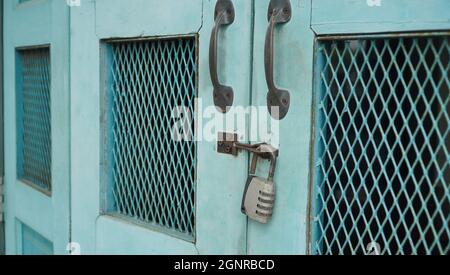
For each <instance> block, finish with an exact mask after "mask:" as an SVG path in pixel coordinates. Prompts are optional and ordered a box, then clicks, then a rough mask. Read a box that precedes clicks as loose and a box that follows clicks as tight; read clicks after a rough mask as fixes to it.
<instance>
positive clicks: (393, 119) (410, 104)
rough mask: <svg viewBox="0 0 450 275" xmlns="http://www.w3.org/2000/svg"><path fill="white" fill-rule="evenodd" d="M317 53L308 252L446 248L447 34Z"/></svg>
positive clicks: (348, 44)
mask: <svg viewBox="0 0 450 275" xmlns="http://www.w3.org/2000/svg"><path fill="white" fill-rule="evenodd" d="M317 49H318V55H317V57H318V59H317V70H316V72H317V77H318V80H317V82H316V83H317V85H318V87H317V89H316V90H317V91H318V99H317V101H318V102H317V103H318V107H317V116H316V119H317V122H316V161H317V163H316V168H315V175H316V176H315V196H314V201H313V202H314V209H315V211H314V213H315V218H314V223H313V252H314V253H317V254H365V253H368V248H369V245H370V244H375V243H378V245H379V249H380V251H378V252H380V253H382V254H448V253H449V252H450V241H449V237H450V226H449V224H450V154H449V151H450V138H449V134H450V103H449V101H450V94H449V90H450V71H449V68H450V43H449V37H448V36H437V37H420V36H418V37H403V38H398V37H397V38H380V39H357V40H331V41H319V42H318V45H317ZM375 247H377V245H374V246H373V248H375ZM369 250H370V249H369ZM372 252H375V251H374V250H372Z"/></svg>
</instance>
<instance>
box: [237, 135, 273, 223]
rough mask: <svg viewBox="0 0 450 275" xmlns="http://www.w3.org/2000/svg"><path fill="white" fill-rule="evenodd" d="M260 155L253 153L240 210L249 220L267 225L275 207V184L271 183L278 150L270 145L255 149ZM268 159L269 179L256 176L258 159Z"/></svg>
mask: <svg viewBox="0 0 450 275" xmlns="http://www.w3.org/2000/svg"><path fill="white" fill-rule="evenodd" d="M257 151H258V152H260V153H255V152H253V159H252V163H251V167H250V175H249V178H248V180H247V183H246V185H245V190H244V197H243V199H242V206H241V210H242V213H244V214H245V215H247V216H248V217H249V218H250V219H252V220H255V221H257V222H260V223H264V224H266V223H268V221H269V220H270V218H271V217H272V214H273V208H274V205H275V184H274V181H273V178H274V175H275V168H276V162H277V153H278V150H276V149H275V148H273V147H272V146H270V145H266V144H264V145H261V146H260V147H258V148H257ZM260 157H261V158H265V159H270V162H271V163H270V170H269V177H268V178H267V179H264V178H261V177H258V176H256V167H257V165H258V159H259V158H260Z"/></svg>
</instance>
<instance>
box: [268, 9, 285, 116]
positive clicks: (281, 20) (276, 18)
mask: <svg viewBox="0 0 450 275" xmlns="http://www.w3.org/2000/svg"><path fill="white" fill-rule="evenodd" d="M291 16H292V7H291V2H290V0H271V1H270V5H269V11H268V20H269V27H268V28H267V34H266V43H265V47H264V66H265V72H266V81H267V87H268V88H269V93H268V95H267V107H268V108H269V113H270V114H271V116H272V117H273V118H274V119H277V120H282V119H283V118H285V117H286V115H287V113H288V112H289V107H290V104H291V96H290V94H289V92H288V91H286V90H282V89H279V88H277V87H276V86H275V81H274V65H273V53H274V29H275V26H276V25H280V24H285V23H287V22H289V21H290V20H291Z"/></svg>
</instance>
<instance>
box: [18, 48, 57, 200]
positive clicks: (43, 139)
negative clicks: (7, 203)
mask: <svg viewBox="0 0 450 275" xmlns="http://www.w3.org/2000/svg"><path fill="white" fill-rule="evenodd" d="M50 81H51V77H50V49H49V48H48V47H46V48H35V49H26V50H20V51H18V73H17V97H16V98H17V140H18V144H17V146H18V152H17V160H18V162H17V164H18V167H17V172H18V178H19V179H21V180H23V181H25V182H27V183H30V184H32V185H34V186H36V187H38V188H40V189H43V190H44V191H47V192H50V191H51V182H52V175H51V167H52V158H51V144H52V142H51V111H50Z"/></svg>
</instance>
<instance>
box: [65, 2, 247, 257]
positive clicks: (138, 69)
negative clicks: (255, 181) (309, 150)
mask: <svg viewBox="0 0 450 275" xmlns="http://www.w3.org/2000/svg"><path fill="white" fill-rule="evenodd" d="M214 7H215V1H201V0H195V1H192V0H189V1H188V0H185V1H175V0H171V1H164V2H161V1H156V0H151V1H148V0H145V1H144V0H134V1H127V3H124V1H119V0H114V1H111V0H97V1H90V2H87V1H85V2H83V3H82V5H81V6H80V7H73V8H71V16H70V17H71V22H70V24H71V29H72V37H71V61H72V62H71V79H72V81H71V91H72V93H71V104H72V105H71V106H72V108H71V125H72V135H71V168H72V173H71V183H72V185H71V186H72V192H71V196H72V241H73V242H76V243H79V244H80V246H81V253H82V254H198V253H201V254H207V253H218V254H243V253H245V251H246V219H245V217H244V216H242V215H241V214H240V200H241V196H242V185H243V183H244V182H245V178H246V174H247V173H246V169H247V157H246V156H242V157H240V158H238V159H234V158H229V157H227V156H218V155H217V153H216V150H215V143H216V139H215V138H214V140H209V141H198V142H196V143H195V144H194V143H192V144H191V145H187V147H183V148H184V149H176V150H174V151H171V152H172V153H170V154H167V153H166V152H167V151H164V150H162V151H161V150H158V149H159V148H160V146H162V147H164V146H165V143H164V142H168V143H170V142H171V141H167V140H166V141H164V142H163V143H161V140H159V141H158V140H157V139H151V138H150V137H151V135H149V134H146V133H143V132H140V133H142V136H141V138H142V139H143V140H147V141H148V142H149V143H152V144H154V147H156V149H154V150H155V151H153V152H151V153H149V151H145V152H144V151H142V150H146V149H142V148H141V149H139V148H138V147H137V146H145V145H142V144H146V143H145V142H144V143H142V140H140V141H139V142H135V141H133V136H132V135H131V134H126V133H132V132H131V131H138V130H137V129H139V127H144V126H145V125H150V126H149V127H152V130H151V131H152V132H150V133H153V135H157V134H158V133H160V132H165V131H167V128H164V127H168V125H167V124H165V123H166V122H165V120H164V118H165V113H164V112H166V111H170V110H166V109H161V108H166V107H165V105H167V106H172V105H171V104H172V102H173V100H175V101H176V100H181V99H182V100H185V101H186V100H187V101H188V102H189V103H190V104H191V105H192V102H193V101H192V100H193V98H192V97H190V96H189V95H192V93H193V94H194V95H196V97H197V98H198V99H199V102H200V101H201V102H202V103H201V104H198V107H195V109H192V110H193V111H194V114H193V115H194V116H195V118H196V120H198V119H199V118H200V116H201V113H202V112H203V111H204V110H206V109H207V107H208V106H210V105H212V84H211V80H210V78H209V67H208V62H209V60H208V47H209V38H210V34H211V30H212V27H213V25H214V19H213V16H214ZM235 8H236V21H235V23H234V24H233V25H231V26H230V27H228V28H226V29H225V30H224V31H221V32H220V46H219V56H220V58H219V59H220V66H221V68H222V69H221V72H220V77H221V79H222V80H223V81H226V82H227V83H230V84H231V85H233V87H234V88H235V91H236V97H235V101H236V104H240V105H244V106H245V105H248V103H249V102H248V101H249V87H250V67H251V63H250V54H249V53H250V51H251V46H250V45H251V43H250V41H251V20H252V17H251V15H252V2H251V1H245V2H244V1H240V2H239V1H238V2H236V3H235ZM238 41H239V42H238ZM244 42H245V43H244ZM175 52H176V53H177V54H173V53H175ZM225 61H226V62H225ZM183 64H188V65H187V66H192V67H189V68H190V69H189V70H188V72H189V75H190V77H187V76H185V77H187V78H184V80H182V81H180V80H179V79H178V78H171V76H174V75H172V74H176V73H177V71H179V70H180V71H181V73H183V74H184V75H186V72H187V71H183V70H185V69H183V68H186V67H185V65H183ZM236 64H239V69H236ZM127 72H128V73H129V75H128V76H127V77H126V78H122V80H121V81H122V82H120V81H118V79H120V78H121V77H123V73H127ZM146 74H147V75H153V77H150V76H149V77H148V78H145V77H144V78H139V75H146ZM158 74H159V75H158ZM166 76H167V77H168V79H172V82H167V81H168V80H167V79H166V78H165V77H166ZM111 83H112V84H113V85H112V86H110V85H111ZM174 84H176V85H178V86H177V87H178V88H176V87H174V86H172V85H174ZM120 85H123V86H120ZM120 87H122V88H120ZM126 87H128V88H126ZM154 87H157V88H156V89H157V90H156V91H155V92H158V94H159V95H161V98H158V97H152V98H151V99H145V96H144V97H142V96H143V95H146V93H145V92H147V89H149V90H148V92H149V93H148V94H150V95H151V93H150V92H151V89H155V88H154ZM164 87H165V88H164ZM180 87H181V88H180ZM158 89H160V90H158ZM116 91H120V92H119V93H117V94H116V93H115V92H116ZM126 93H130V94H134V95H133V96H132V97H129V98H128V99H124V98H123V97H121V95H124V94H126ZM114 98H115V99H116V100H126V104H125V105H119V104H116V105H110V103H108V100H112V99H114ZM158 100H163V101H159V102H158ZM154 106H155V108H160V111H158V112H155V111H152V110H153V109H154ZM191 107H192V108H194V106H191ZM128 114H132V115H131V116H133V114H137V116H140V117H141V118H142V119H144V120H145V119H148V120H147V122H146V123H147V124H145V125H144V124H140V122H139V121H135V120H133V121H132V120H129V121H132V122H130V124H129V127H136V125H141V126H138V128H123V129H124V131H119V130H118V129H120V127H122V126H121V125H120V124H114V123H115V122H114V121H116V122H117V121H118V120H119V119H122V118H123V117H127V115H128ZM111 121H112V122H111ZM198 121H201V120H198ZM110 123H113V126H108V125H110ZM199 123H200V122H199ZM205 123H206V122H205ZM109 127H112V128H109ZM127 127H128V126H127ZM145 127H146V126H145ZM199 127H203V125H202V124H201V123H200V124H199ZM108 129H112V130H111V131H110V130H108ZM130 129H135V130H130ZM224 130H226V129H215V131H216V132H218V131H224ZM233 130H235V129H233ZM237 130H240V131H246V129H237ZM80 133H83V134H80ZM121 133H125V134H121ZM214 136H217V135H214ZM122 139H126V140H127V141H126V142H127V143H120V144H119V141H120V140H122ZM111 140H113V141H116V143H114V142H112V143H111ZM138 144H139V145H138ZM122 145H123V146H124V147H121V146H122ZM109 146H112V147H109ZM121 148H124V149H121ZM129 148H133V149H132V150H140V151H133V152H139V153H138V154H136V153H131V154H129V153H125V152H130V151H127V150H130V149H129ZM146 148H147V149H148V150H152V148H148V147H146ZM177 148H178V147H177ZM122 150H125V151H122ZM180 150H182V151H180ZM110 152H113V153H112V155H110V154H109V153H110ZM133 156H138V159H136V158H134V157H133ZM111 163H114V164H111ZM133 163H135V164H133ZM155 163H156V164H155ZM171 163H172V164H173V163H175V164H177V163H178V164H179V165H187V164H186V163H190V165H189V166H184V167H188V168H186V169H189V170H186V171H185V172H183V173H180V172H179V171H178V170H177V167H181V166H177V165H175V166H171ZM146 165H150V166H148V169H147V168H146V167H147V166H146ZM161 167H165V168H163V170H161ZM127 169H128V170H127ZM224 169H225V170H227V171H233V173H229V176H227V177H226V178H224V177H223V173H224V172H223V171H224ZM111 175H113V176H115V177H121V180H117V179H114V178H112V177H111ZM127 177H128V178H127ZM169 178H170V180H168V179H169ZM186 178H189V179H186ZM130 179H131V180H130ZM192 179H194V181H192ZM123 182H127V184H128V185H126V186H125V187H124V188H125V189H117V188H119V184H122V183H123ZM148 182H152V183H151V184H147V183H148ZM161 183H163V184H164V185H161ZM141 184H142V185H141ZM183 184H188V185H183ZM142 186H144V187H142ZM180 186H181V187H182V188H186V189H183V190H184V191H183V190H181V191H180V190H178V191H177V190H173V189H171V188H179V187H180ZM183 186H184V187H183ZM114 188H116V189H114ZM141 188H148V189H145V190H144V189H141ZM153 188H158V189H153ZM186 190H188V191H186ZM173 192H175V193H173ZM176 192H181V193H183V194H188V195H186V196H183V197H182V200H179V198H180V197H179V195H177V194H178V193H176ZM128 195H129V196H131V197H132V198H131V199H130V197H127V196H128ZM148 198H151V200H148ZM133 199H134V202H135V204H133ZM145 201H146V202H147V203H148V205H153V206H151V207H148V206H145ZM111 202H112V203H111ZM142 202H144V203H142ZM167 203H168V204H167ZM136 205H137V206H136ZM165 205H166V206H165ZM177 207H178V208H177ZM164 209H172V210H167V211H168V212H163V211H165V210H164ZM173 209H179V212H174V211H173ZM171 211H172V212H171ZM188 212H189V213H191V214H186V213H188ZM192 213H193V214H192ZM218 239H220V241H218Z"/></svg>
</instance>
